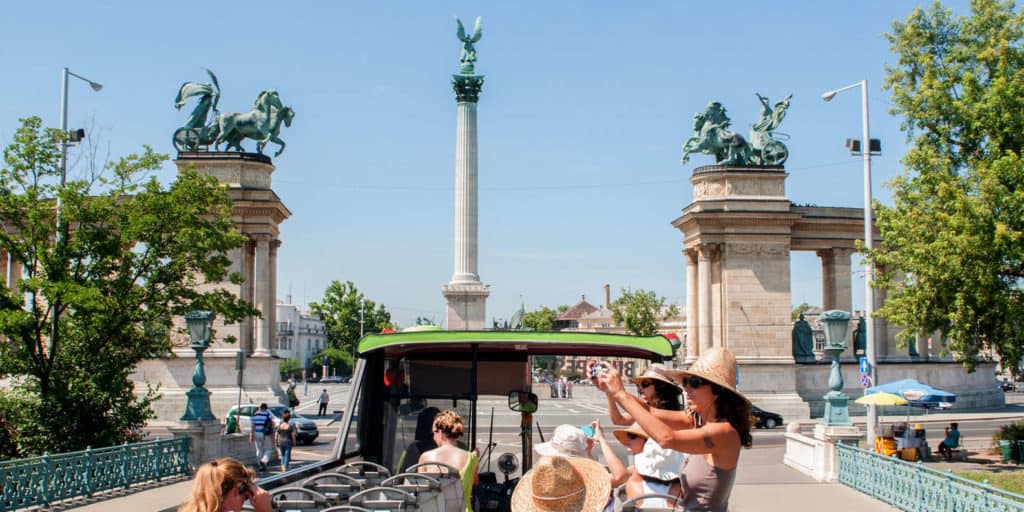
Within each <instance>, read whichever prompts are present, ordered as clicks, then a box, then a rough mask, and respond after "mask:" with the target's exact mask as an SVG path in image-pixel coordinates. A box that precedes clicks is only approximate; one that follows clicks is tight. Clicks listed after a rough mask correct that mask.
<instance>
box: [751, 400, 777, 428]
mask: <svg viewBox="0 0 1024 512" xmlns="http://www.w3.org/2000/svg"><path fill="white" fill-rule="evenodd" d="M750 416H751V418H750V422H751V423H753V424H754V426H755V427H757V428H775V427H777V426H779V425H782V424H783V423H784V422H783V421H782V416H781V415H779V414H775V413H774V412H768V411H766V410H764V409H762V408H760V407H758V406H756V405H753V406H751V407H750Z"/></svg>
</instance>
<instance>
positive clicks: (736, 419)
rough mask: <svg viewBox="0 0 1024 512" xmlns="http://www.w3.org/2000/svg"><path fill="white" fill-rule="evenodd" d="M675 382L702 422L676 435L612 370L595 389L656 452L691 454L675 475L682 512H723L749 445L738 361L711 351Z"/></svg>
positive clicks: (747, 406)
mask: <svg viewBox="0 0 1024 512" xmlns="http://www.w3.org/2000/svg"><path fill="white" fill-rule="evenodd" d="M678 376H679V377H680V380H682V382H683V386H684V388H685V389H686V402H687V405H688V406H689V409H691V410H693V411H694V412H696V413H699V415H700V418H701V419H702V420H703V421H702V424H701V425H699V426H696V425H692V426H691V427H690V428H683V429H675V428H673V427H672V426H670V425H668V424H666V422H664V421H662V420H660V419H658V418H657V417H656V416H655V415H654V414H652V413H651V411H648V410H647V409H646V408H645V407H643V406H642V405H641V404H639V402H638V401H636V400H635V399H633V398H632V397H631V395H630V394H629V393H627V392H626V390H625V388H624V387H623V386H622V380H621V379H620V378H619V373H618V372H617V371H616V370H615V369H614V368H611V367H609V368H608V369H607V370H605V371H604V372H602V373H600V374H599V375H598V378H597V383H598V387H599V388H600V389H602V390H604V392H605V393H607V394H608V396H609V397H610V398H611V399H614V400H615V402H616V403H617V404H618V405H619V406H621V407H622V408H623V409H625V410H626V412H627V413H629V414H630V415H631V416H632V417H633V418H634V419H636V422H637V423H638V424H639V425H640V427H641V428H643V430H644V431H645V432H647V433H648V435H649V436H650V439H652V440H654V441H655V442H656V443H657V444H658V445H659V446H663V447H665V448H671V449H673V450H676V451H681V452H686V453H688V454H690V455H689V457H687V458H686V462H685V463H684V464H683V467H682V469H680V471H679V483H680V491H679V492H680V493H681V494H682V497H683V510H686V511H708V512H724V511H725V510H726V509H727V508H728V506H729V495H730V494H731V493H732V486H733V483H734V482H735V480H736V467H737V466H738V464H739V458H740V449H741V448H743V447H747V448H749V447H750V446H751V445H752V444H753V438H752V436H751V435H750V401H749V400H747V398H746V397H744V396H743V395H742V394H741V393H740V392H739V391H737V390H736V386H735V382H736V357H735V356H734V355H733V354H732V352H730V351H729V350H728V349H725V348H714V349H711V350H709V351H707V352H705V353H703V354H701V356H700V358H699V359H698V360H697V361H696V362H694V363H693V364H692V365H691V366H690V367H689V368H688V369H686V370H685V371H683V372H679V373H678ZM694 426H696V428H693V427H694Z"/></svg>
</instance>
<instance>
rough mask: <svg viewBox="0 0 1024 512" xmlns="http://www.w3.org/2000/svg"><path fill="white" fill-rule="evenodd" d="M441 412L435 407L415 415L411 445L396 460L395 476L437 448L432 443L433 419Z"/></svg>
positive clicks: (435, 444)
mask: <svg viewBox="0 0 1024 512" xmlns="http://www.w3.org/2000/svg"><path fill="white" fill-rule="evenodd" d="M439 412H441V409H438V408H437V407H427V408H425V409H423V410H422V411H420V412H419V414H417V415H416V433H415V434H414V439H413V442H412V444H410V445H409V446H407V447H406V448H405V450H404V451H403V452H402V457H401V458H399V459H398V466H397V468H396V469H397V470H396V471H395V473H396V474H398V473H402V472H404V471H405V469H406V468H408V467H409V466H412V465H413V464H416V462H417V461H419V460H420V455H423V454H424V453H426V452H428V451H430V450H433V449H434V448H437V443H435V442H434V433H433V429H434V418H435V417H437V413H439Z"/></svg>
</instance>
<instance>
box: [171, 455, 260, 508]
mask: <svg viewBox="0 0 1024 512" xmlns="http://www.w3.org/2000/svg"><path fill="white" fill-rule="evenodd" d="M255 477H256V473H255V472H253V470H251V469H249V468H247V467H245V466H243V465H242V463H241V462H238V461H237V460H235V459H232V458H230V457H225V458H223V459H217V460H215V461H212V462H207V463H206V464H203V465H202V466H199V469H198V470H196V477H195V478H194V479H193V481H192V492H191V493H189V496H188V498H186V499H185V502H184V503H182V504H181V506H180V507H178V512H220V507H221V505H222V504H223V503H224V496H225V495H226V494H227V493H229V492H231V490H232V489H234V488H235V486H237V485H238V484H240V483H243V482H252V481H253V479H254V478H255Z"/></svg>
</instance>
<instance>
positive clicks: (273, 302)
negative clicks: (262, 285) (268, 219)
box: [263, 239, 281, 353]
mask: <svg viewBox="0 0 1024 512" xmlns="http://www.w3.org/2000/svg"><path fill="white" fill-rule="evenodd" d="M278 247H281V241H280V240H276V239H275V240H271V241H270V259H269V261H270V290H268V293H269V294H270V308H269V315H268V314H267V313H266V312H265V313H263V314H264V315H267V316H269V319H270V333H269V334H268V335H267V337H268V340H269V343H268V345H267V346H268V347H270V352H271V353H274V352H275V351H276V349H275V348H274V346H275V345H274V344H275V343H276V342H277V249H278Z"/></svg>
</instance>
